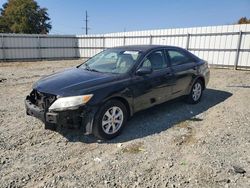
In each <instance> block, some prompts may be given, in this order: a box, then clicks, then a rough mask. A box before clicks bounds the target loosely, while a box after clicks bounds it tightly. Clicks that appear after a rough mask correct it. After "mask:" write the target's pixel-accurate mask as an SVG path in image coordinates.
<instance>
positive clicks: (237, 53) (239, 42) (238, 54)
mask: <svg viewBox="0 0 250 188" xmlns="http://www.w3.org/2000/svg"><path fill="white" fill-rule="evenodd" d="M241 39H242V31H240V32H239V36H238V42H237V50H236V55H235V61H234V70H237V66H238V62H239V56H240V47H241Z"/></svg>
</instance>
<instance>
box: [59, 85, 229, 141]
mask: <svg viewBox="0 0 250 188" xmlns="http://www.w3.org/2000/svg"><path fill="white" fill-rule="evenodd" d="M231 96H232V93H229V92H226V91H221V90H216V89H206V90H205V91H204V93H203V97H202V100H201V102H200V103H198V104H195V105H191V104H186V103H185V102H183V100H182V98H179V99H175V100H171V101H168V102H166V103H163V104H160V105H157V106H154V107H152V108H149V109H147V110H144V111H141V112H138V113H136V114H134V116H133V117H132V118H131V119H130V120H129V121H128V122H127V125H126V127H125V128H124V130H123V132H122V134H121V135H119V136H118V137H116V138H114V139H112V140H109V141H100V140H97V139H96V138H95V137H94V136H92V135H88V136H87V135H86V136H85V135H83V134H82V132H80V131H79V130H66V129H61V130H60V131H58V132H59V133H60V134H62V135H63V136H64V137H65V138H67V139H68V141H69V142H84V143H93V142H97V141H98V142H100V143H122V142H126V141H130V140H134V139H138V138H143V137H146V136H149V135H152V134H157V133H160V132H162V131H165V130H167V129H169V128H171V127H173V126H174V125H176V124H178V123H180V122H182V121H185V120H193V121H202V119H200V118H196V116H197V115H199V114H201V113H203V112H205V111H207V110H208V109H209V108H211V107H213V106H215V105H217V104H219V103H221V102H223V101H225V100H226V99H228V98H229V97H231Z"/></svg>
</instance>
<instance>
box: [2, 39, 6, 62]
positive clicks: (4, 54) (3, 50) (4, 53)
mask: <svg viewBox="0 0 250 188" xmlns="http://www.w3.org/2000/svg"><path fill="white" fill-rule="evenodd" d="M2 52H3V61H6V52H5V44H4V36H3V34H2Z"/></svg>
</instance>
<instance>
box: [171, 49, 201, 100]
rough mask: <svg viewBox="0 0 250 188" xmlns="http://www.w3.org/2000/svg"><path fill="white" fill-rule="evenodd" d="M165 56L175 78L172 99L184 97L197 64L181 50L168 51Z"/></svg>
mask: <svg viewBox="0 0 250 188" xmlns="http://www.w3.org/2000/svg"><path fill="white" fill-rule="evenodd" d="M167 56H168V58H169V61H170V63H171V67H172V70H173V74H174V78H175V84H174V86H173V90H172V98H175V97H178V96H181V95H185V94H187V91H188V87H189V85H190V84H191V82H192V79H193V78H194V77H195V75H196V72H197V62H196V60H195V59H194V58H193V57H192V56H191V55H189V54H188V53H187V52H186V51H184V50H181V49H168V50H167Z"/></svg>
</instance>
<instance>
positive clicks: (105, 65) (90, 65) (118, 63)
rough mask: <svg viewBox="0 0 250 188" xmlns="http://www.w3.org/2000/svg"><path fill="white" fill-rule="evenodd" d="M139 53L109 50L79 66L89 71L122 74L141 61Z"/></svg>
mask: <svg viewBox="0 0 250 188" xmlns="http://www.w3.org/2000/svg"><path fill="white" fill-rule="evenodd" d="M139 56H140V52H139V51H126V50H118V49H108V50H105V51H102V52H101V53H99V54H97V55H95V56H93V57H92V58H90V59H89V60H87V61H86V62H85V63H83V64H82V65H80V66H79V68H84V69H86V70H89V71H96V72H103V73H114V74H122V73H126V72H128V70H129V69H130V68H131V67H133V65H134V64H135V62H136V61H137V60H138V59H139Z"/></svg>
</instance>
